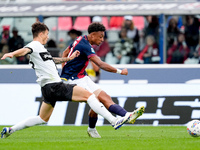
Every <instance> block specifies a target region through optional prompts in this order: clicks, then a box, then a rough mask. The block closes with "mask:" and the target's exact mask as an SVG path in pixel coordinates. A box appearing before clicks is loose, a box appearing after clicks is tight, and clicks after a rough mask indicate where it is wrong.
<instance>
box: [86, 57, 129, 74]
mask: <svg viewBox="0 0 200 150" xmlns="http://www.w3.org/2000/svg"><path fill="white" fill-rule="evenodd" d="M90 60H91V61H92V62H94V63H95V64H96V65H97V66H98V67H99V68H101V69H103V70H105V71H108V72H113V73H119V74H121V75H127V74H128V70H127V69H123V70H120V69H117V68H114V67H112V66H111V65H109V64H107V63H105V62H103V61H102V60H101V59H100V58H99V57H98V56H96V55H94V56H92V57H90Z"/></svg>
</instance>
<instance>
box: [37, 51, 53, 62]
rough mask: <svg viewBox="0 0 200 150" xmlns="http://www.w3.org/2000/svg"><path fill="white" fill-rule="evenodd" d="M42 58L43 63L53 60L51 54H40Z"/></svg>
mask: <svg viewBox="0 0 200 150" xmlns="http://www.w3.org/2000/svg"><path fill="white" fill-rule="evenodd" d="M40 56H41V58H42V60H43V61H47V60H52V56H51V54H50V53H49V52H42V53H40Z"/></svg>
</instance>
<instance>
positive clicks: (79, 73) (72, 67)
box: [61, 22, 144, 138]
mask: <svg viewBox="0 0 200 150" xmlns="http://www.w3.org/2000/svg"><path fill="white" fill-rule="evenodd" d="M104 32H105V27H104V25H103V24H101V23H97V22H94V23H92V24H90V25H89V27H88V33H89V34H88V35H84V36H79V37H78V38H77V39H76V40H75V41H74V43H72V44H71V45H70V46H69V47H68V48H67V49H66V50H65V51H64V52H63V57H69V56H70V55H71V54H72V53H73V52H74V51H76V50H78V51H79V52H80V55H79V56H78V57H76V58H75V59H73V60H71V61H69V62H66V63H65V64H63V69H62V73H61V79H63V81H64V82H66V83H68V84H77V85H78V86H81V87H83V88H85V89H87V90H88V91H90V92H91V93H94V94H95V96H96V97H97V98H98V99H99V101H100V102H101V103H103V104H104V106H105V107H106V108H107V109H108V110H109V111H110V112H112V113H115V114H116V115H119V116H125V115H126V114H127V113H128V114H132V116H131V117H130V119H129V120H128V122H129V123H134V122H135V120H136V119H137V118H138V117H139V116H141V115H142V114H143V112H144V106H141V107H139V108H138V109H136V110H135V111H133V112H127V111H126V110H125V109H124V108H122V107H121V106H119V105H117V104H115V103H114V102H113V101H112V99H111V97H110V96H109V95H108V94H107V93H106V92H104V91H103V90H102V89H101V88H100V87H99V85H97V84H95V83H94V82H93V81H92V80H91V79H90V78H89V77H88V76H87V73H86V71H85V69H86V67H87V65H88V63H89V60H90V61H92V62H93V63H95V64H96V65H97V66H98V67H99V68H101V69H103V70H105V71H108V72H113V73H118V74H121V75H127V74H128V71H127V69H123V70H120V69H117V68H114V67H112V66H111V65H109V64H107V63H105V62H103V61H101V59H100V58H99V57H98V56H97V55H96V54H95V51H94V49H93V48H92V45H100V44H101V43H102V42H103V40H104ZM97 119H98V118H97V114H96V113H95V112H94V111H93V110H92V109H91V110H90V112H89V127H88V130H87V133H88V135H89V136H90V137H93V138H101V136H100V135H99V133H98V132H97V130H96V128H95V126H96V122H97Z"/></svg>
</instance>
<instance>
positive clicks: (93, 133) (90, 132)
mask: <svg viewBox="0 0 200 150" xmlns="http://www.w3.org/2000/svg"><path fill="white" fill-rule="evenodd" d="M87 133H88V135H89V137H92V138H101V136H100V135H99V133H98V132H97V130H96V128H94V129H92V128H89V127H88V129H87Z"/></svg>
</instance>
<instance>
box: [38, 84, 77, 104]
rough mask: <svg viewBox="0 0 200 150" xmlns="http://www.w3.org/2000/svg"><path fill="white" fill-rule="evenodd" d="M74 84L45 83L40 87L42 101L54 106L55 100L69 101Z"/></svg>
mask: <svg viewBox="0 0 200 150" xmlns="http://www.w3.org/2000/svg"><path fill="white" fill-rule="evenodd" d="M74 86H76V84H65V83H63V82H57V83H50V84H46V85H45V86H43V87H42V88H41V90H42V95H43V98H44V102H45V103H47V104H51V105H52V106H53V107H54V106H55V104H56V101H71V100H72V94H73V88H74Z"/></svg>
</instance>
